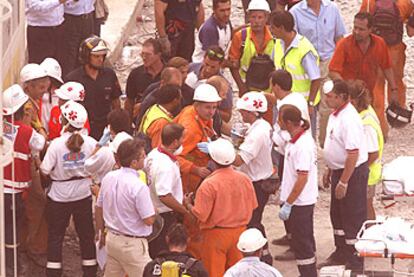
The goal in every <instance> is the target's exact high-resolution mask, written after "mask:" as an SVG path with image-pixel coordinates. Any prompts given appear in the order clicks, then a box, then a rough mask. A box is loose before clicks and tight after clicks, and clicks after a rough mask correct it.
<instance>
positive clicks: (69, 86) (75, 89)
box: [55, 82, 85, 102]
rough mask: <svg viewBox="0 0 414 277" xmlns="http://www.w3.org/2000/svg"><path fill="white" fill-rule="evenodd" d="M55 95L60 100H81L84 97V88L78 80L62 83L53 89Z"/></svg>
mask: <svg viewBox="0 0 414 277" xmlns="http://www.w3.org/2000/svg"><path fill="white" fill-rule="evenodd" d="M55 93H56V95H57V97H59V98H60V99H62V100H73V101H76V102H78V101H81V102H82V101H83V100H84V99H85V88H84V86H83V85H82V84H81V83H78V82H67V83H64V84H63V85H62V86H60V88H58V89H56V90H55Z"/></svg>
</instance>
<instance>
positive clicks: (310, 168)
mask: <svg viewBox="0 0 414 277" xmlns="http://www.w3.org/2000/svg"><path fill="white" fill-rule="evenodd" d="M294 139H295V138H294ZM316 163H317V150H316V144H315V141H314V140H313V138H312V134H311V132H310V131H309V130H307V131H305V132H304V133H303V134H302V135H301V136H300V137H299V138H298V139H297V140H296V141H294V140H293V141H292V140H291V141H290V142H289V143H288V144H287V145H286V152H285V163H284V168H283V180H282V184H281V189H280V200H281V201H286V200H287V198H288V197H289V195H290V193H291V192H292V190H293V187H294V186H295V183H296V181H297V179H298V174H300V172H307V174H308V182H307V183H306V185H305V187H304V188H303V190H302V193H301V194H300V195H299V197H298V198H297V199H296V201H295V202H294V203H293V204H294V205H296V206H306V205H312V204H315V203H316V199H317V197H318V169H317V164H316Z"/></svg>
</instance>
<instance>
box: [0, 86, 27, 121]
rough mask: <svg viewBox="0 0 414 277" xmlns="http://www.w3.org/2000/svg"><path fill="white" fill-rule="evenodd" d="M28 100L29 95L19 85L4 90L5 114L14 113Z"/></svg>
mask: <svg viewBox="0 0 414 277" xmlns="http://www.w3.org/2000/svg"><path fill="white" fill-rule="evenodd" d="M28 100H29V96H27V94H26V93H24V91H23V89H22V88H21V87H20V86H19V85H12V86H11V87H9V88H7V89H6V90H5V91H4V92H3V115H11V114H14V113H15V112H17V111H18V110H19V109H20V108H21V107H22V106H23V105H24V104H25V103H26V102H27V101H28Z"/></svg>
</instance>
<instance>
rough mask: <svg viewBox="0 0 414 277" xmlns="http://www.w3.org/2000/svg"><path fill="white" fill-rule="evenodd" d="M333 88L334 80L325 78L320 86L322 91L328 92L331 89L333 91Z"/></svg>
mask: <svg viewBox="0 0 414 277" xmlns="http://www.w3.org/2000/svg"><path fill="white" fill-rule="evenodd" d="M333 89H334V82H333V81H332V80H327V81H325V83H323V86H322V91H323V93H325V94H328V93H330V92H331V91H333Z"/></svg>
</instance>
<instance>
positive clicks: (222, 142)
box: [208, 138, 236, 165]
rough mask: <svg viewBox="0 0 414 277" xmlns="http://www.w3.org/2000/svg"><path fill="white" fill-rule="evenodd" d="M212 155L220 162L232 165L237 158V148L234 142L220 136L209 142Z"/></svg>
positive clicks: (209, 151) (209, 150)
mask: <svg viewBox="0 0 414 277" xmlns="http://www.w3.org/2000/svg"><path fill="white" fill-rule="evenodd" d="M208 153H209V155H210V157H211V158H212V159H213V160H214V161H215V162H216V163H218V164H221V165H230V164H232V163H233V162H234V160H235V159H236V150H234V146H233V144H232V143H231V142H230V141H228V140H226V139H223V138H219V139H217V140H215V141H213V142H210V143H209V144H208Z"/></svg>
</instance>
